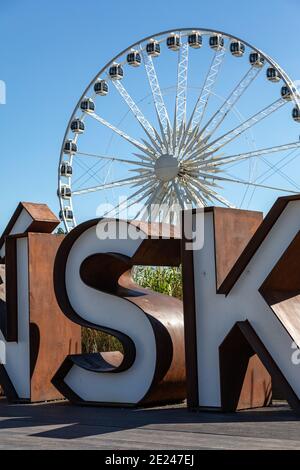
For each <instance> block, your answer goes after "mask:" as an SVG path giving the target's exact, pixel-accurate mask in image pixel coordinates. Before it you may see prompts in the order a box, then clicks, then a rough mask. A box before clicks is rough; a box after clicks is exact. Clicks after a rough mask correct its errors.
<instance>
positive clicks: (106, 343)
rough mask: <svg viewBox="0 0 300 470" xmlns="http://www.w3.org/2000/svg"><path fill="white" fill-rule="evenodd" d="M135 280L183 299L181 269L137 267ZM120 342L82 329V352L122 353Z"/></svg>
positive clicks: (93, 331)
mask: <svg viewBox="0 0 300 470" xmlns="http://www.w3.org/2000/svg"><path fill="white" fill-rule="evenodd" d="M133 279H134V281H135V282H136V283H137V284H139V285H140V286H141V287H145V288H147V289H151V290H154V291H156V292H160V293H161V294H166V295H171V296H172V297H176V298H178V299H182V281H181V269H180V268H169V267H152V266H146V267H144V266H136V267H135V268H134V269H133ZM122 349H123V348H122V345H121V344H120V342H119V341H118V340H117V339H116V338H115V337H114V336H111V335H107V334H106V333H102V332H101V331H96V330H91V329H90V328H83V329H82V350H83V352H84V353H94V352H97V351H103V352H105V351H122Z"/></svg>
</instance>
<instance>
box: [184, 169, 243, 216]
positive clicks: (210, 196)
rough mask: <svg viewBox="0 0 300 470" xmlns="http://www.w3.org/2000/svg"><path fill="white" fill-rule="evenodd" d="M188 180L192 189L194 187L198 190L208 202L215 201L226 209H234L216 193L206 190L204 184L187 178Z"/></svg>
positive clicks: (192, 178)
mask: <svg viewBox="0 0 300 470" xmlns="http://www.w3.org/2000/svg"><path fill="white" fill-rule="evenodd" d="M189 180H190V183H191V184H192V185H193V186H194V187H196V188H197V189H198V190H199V189H200V191H201V192H202V193H204V194H205V196H206V197H207V198H208V199H209V200H212V199H215V200H216V201H218V202H221V203H222V204H224V205H225V206H226V207H229V208H230V209H234V205H233V204H232V203H231V202H229V201H227V199H225V198H224V197H223V196H221V195H219V194H218V193H216V191H214V190H212V189H208V188H207V187H206V186H205V185H204V184H202V183H200V182H199V181H198V180H197V179H196V178H194V177H189Z"/></svg>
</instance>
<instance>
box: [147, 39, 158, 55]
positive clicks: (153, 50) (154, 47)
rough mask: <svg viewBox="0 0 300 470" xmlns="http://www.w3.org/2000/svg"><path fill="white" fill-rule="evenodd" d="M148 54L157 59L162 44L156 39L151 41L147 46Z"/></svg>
mask: <svg viewBox="0 0 300 470" xmlns="http://www.w3.org/2000/svg"><path fill="white" fill-rule="evenodd" d="M146 52H147V54H148V55H149V56H151V57H157V56H159V54H160V44H159V42H158V41H156V40H155V39H151V40H150V42H148V44H147V45H146Z"/></svg>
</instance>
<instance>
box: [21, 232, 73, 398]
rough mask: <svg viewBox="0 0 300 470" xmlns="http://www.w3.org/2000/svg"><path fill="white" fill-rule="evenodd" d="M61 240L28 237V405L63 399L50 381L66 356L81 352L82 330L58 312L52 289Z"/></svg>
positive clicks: (38, 236)
mask: <svg viewBox="0 0 300 470" xmlns="http://www.w3.org/2000/svg"><path fill="white" fill-rule="evenodd" d="M63 238H64V236H63V235H51V234H40V233H29V234H28V249H29V302H30V304H29V310H30V364H31V367H30V369H31V402H39V401H46V400H55V399H60V398H62V395H61V394H60V393H59V392H58V391H57V389H56V388H55V387H54V386H53V385H52V383H51V379H52V377H53V376H54V374H55V372H56V371H57V369H58V368H59V367H60V365H61V363H62V362H63V361H64V359H65V357H66V356H67V355H69V354H78V353H80V352H81V328H80V327H79V326H78V325H77V324H75V323H73V322H71V321H70V320H69V319H68V318H67V317H66V316H65V315H64V314H63V313H62V312H61V310H60V308H59V306H58V304H57V301H56V297H55V293H54V288H53V265H54V260H55V255H56V252H57V250H58V247H59V246H60V244H61V242H62V240H63Z"/></svg>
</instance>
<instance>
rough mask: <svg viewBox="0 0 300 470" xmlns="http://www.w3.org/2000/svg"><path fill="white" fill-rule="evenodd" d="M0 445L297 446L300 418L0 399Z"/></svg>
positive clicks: (280, 412)
mask: <svg viewBox="0 0 300 470" xmlns="http://www.w3.org/2000/svg"><path fill="white" fill-rule="evenodd" d="M0 449H107V450H108V449H118V450H119V449H129V450H133V449H156V450H159V449H178V450H180V449H182V450H183V449H247V450H248V449H300V416H299V415H297V414H295V413H294V412H293V411H291V410H290V409H289V407H288V406H286V405H277V406H273V407H271V408H264V409H259V410H255V411H244V412H239V413H235V414H221V413H208V412H206V413H200V412H190V411H187V410H186V408H185V407H184V406H170V407H164V408H150V409H138V410H128V409H117V408H85V407H75V406H72V405H70V404H68V403H66V402H60V403H56V404H53V403H50V404H42V405H8V404H7V403H6V401H5V400H0Z"/></svg>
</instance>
